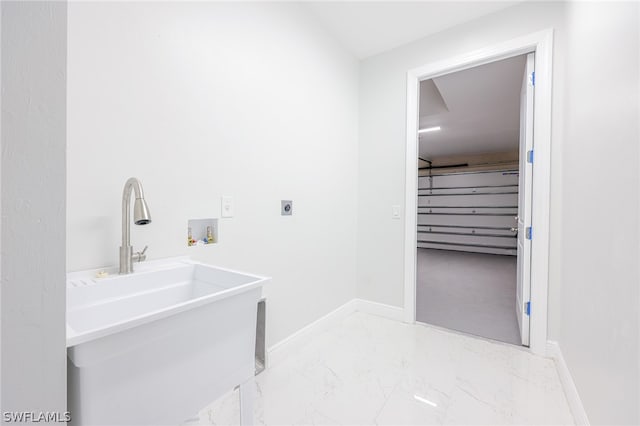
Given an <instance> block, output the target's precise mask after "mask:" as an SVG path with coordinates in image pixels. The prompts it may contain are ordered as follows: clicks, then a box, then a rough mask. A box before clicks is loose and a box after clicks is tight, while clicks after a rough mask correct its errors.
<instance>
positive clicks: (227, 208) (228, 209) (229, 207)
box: [220, 195, 235, 217]
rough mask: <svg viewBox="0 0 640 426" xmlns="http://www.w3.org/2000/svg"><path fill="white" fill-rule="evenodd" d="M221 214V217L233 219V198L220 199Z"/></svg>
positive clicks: (224, 197)
mask: <svg viewBox="0 0 640 426" xmlns="http://www.w3.org/2000/svg"><path fill="white" fill-rule="evenodd" d="M221 206H222V212H221V213H220V214H221V216H222V217H233V214H234V210H235V206H234V205H233V197H230V196H228V195H225V196H223V197H222V202H221Z"/></svg>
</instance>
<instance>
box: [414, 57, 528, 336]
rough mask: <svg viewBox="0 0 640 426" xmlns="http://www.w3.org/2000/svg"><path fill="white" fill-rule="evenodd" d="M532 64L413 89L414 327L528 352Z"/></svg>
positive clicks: (501, 66)
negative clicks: (415, 98)
mask: <svg viewBox="0 0 640 426" xmlns="http://www.w3.org/2000/svg"><path fill="white" fill-rule="evenodd" d="M534 60H535V59H534V54H533V53H529V54H522V55H517V56H513V57H511V58H507V59H502V60H499V61H495V62H491V63H488V64H483V65H480V66H476V67H473V68H468V69H465V70H462V71H457V72H454V73H449V74H445V75H441V76H438V77H435V78H430V79H426V80H422V81H421V82H420V95H419V127H418V159H419V162H418V187H417V194H416V195H417V199H418V202H417V212H416V213H417V237H416V241H417V244H416V248H417V268H416V321H418V322H422V323H427V324H431V325H436V326H441V327H445V328H448V329H453V330H457V331H462V332H465V333H469V334H474V335H478V336H481V337H485V338H490V339H494V340H499V341H502V342H505V343H511V344H515V345H524V346H528V345H529V320H528V309H527V306H529V305H528V303H529V294H530V288H529V276H530V274H529V269H530V264H531V263H530V262H531V252H530V240H528V239H527V238H526V236H527V235H526V234H527V224H528V223H530V217H531V213H530V212H531V164H530V163H528V162H527V161H526V158H527V152H528V151H530V150H531V147H532V142H533V133H532V129H533V84H534V82H533V76H534V75H535V74H534Z"/></svg>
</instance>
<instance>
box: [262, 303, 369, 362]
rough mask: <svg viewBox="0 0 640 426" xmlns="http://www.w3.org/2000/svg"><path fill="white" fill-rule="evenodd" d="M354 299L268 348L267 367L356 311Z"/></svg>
mask: <svg viewBox="0 0 640 426" xmlns="http://www.w3.org/2000/svg"><path fill="white" fill-rule="evenodd" d="M356 300H357V299H353V300H350V301H348V302H347V303H345V304H344V305H342V306H340V307H338V308H337V309H335V310H333V311H331V312H329V313H328V314H326V315H325V316H323V317H321V318H319V319H317V320H315V321H314V322H312V323H311V324H309V325H307V326H305V327H303V328H301V329H300V330H298V331H296V332H295V333H293V334H291V335H290V336H288V337H285V338H284V339H283V340H281V341H279V342H278V343H276V344H275V345H273V346H271V347H270V348H268V349H267V354H266V355H267V357H266V358H267V359H266V363H267V367H268V368H270V367H273V366H274V365H276V364H278V363H279V362H280V361H282V359H284V358H285V357H287V356H288V355H289V354H290V353H292V352H294V351H296V350H298V349H299V348H301V347H302V346H304V345H305V344H307V343H308V342H309V341H311V339H312V338H313V337H314V335H316V334H318V333H322V332H323V331H325V330H327V329H328V328H330V327H332V326H334V325H337V324H338V323H340V321H342V320H343V319H345V318H346V317H348V316H349V315H351V314H352V313H354V312H356Z"/></svg>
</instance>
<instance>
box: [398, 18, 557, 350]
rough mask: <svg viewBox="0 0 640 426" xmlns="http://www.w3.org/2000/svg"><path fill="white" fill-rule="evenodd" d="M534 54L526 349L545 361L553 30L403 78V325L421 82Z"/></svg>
mask: <svg viewBox="0 0 640 426" xmlns="http://www.w3.org/2000/svg"><path fill="white" fill-rule="evenodd" d="M530 52H535V54H536V57H535V59H536V67H535V72H536V75H535V77H536V78H535V97H534V106H533V115H534V125H533V146H534V152H535V156H534V162H533V194H532V212H531V213H532V224H531V227H532V230H533V232H534V234H533V235H534V238H533V240H532V241H531V298H530V300H531V308H530V309H531V311H530V312H531V316H530V320H529V322H530V339H529V348H530V350H531V351H532V352H533V353H536V354H539V355H546V346H547V297H548V284H549V210H550V204H551V187H550V181H551V179H550V178H551V83H552V54H553V29H546V30H543V31H540V32H536V33H532V34H528V35H525V36H522V37H518V38H515V39H512V40H509V41H506V42H503V43H498V44H495V45H491V46H487V47H485V48H482V49H479V50H475V51H472V52H469V53H466V54H463V55H458V56H454V57H451V58H448V59H445V60H441V61H437V62H432V63H429V64H426V65H423V66H421V67H418V68H413V69H411V70H409V71H408V72H407V133H406V136H407V141H406V144H407V145H406V181H405V190H406V192H405V209H404V219H405V239H404V240H405V247H404V320H405V322H408V323H414V322H415V321H416V261H417V230H418V227H417V214H416V212H417V201H418V200H417V194H418V114H419V111H418V106H419V104H418V102H419V85H420V81H422V80H426V79H429V78H434V77H439V76H442V75H444V74H450V73H452V72H456V71H461V70H464V69H468V68H472V67H475V66H478V65H484V64H487V63H490V62H495V61H499V60H501V59H507V58H510V57H513V56H517V55H522V54H525V53H530Z"/></svg>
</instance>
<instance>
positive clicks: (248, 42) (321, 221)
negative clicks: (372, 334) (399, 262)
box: [67, 2, 358, 345]
mask: <svg viewBox="0 0 640 426" xmlns="http://www.w3.org/2000/svg"><path fill="white" fill-rule="evenodd" d="M68 74H69V87H68V96H69V99H68V106H69V108H68V130H69V138H68V175H67V176H68V198H67V202H68V215H67V224H68V232H67V237H68V245H67V255H68V260H67V269H68V270H80V269H86V268H94V267H99V266H102V265H113V264H115V263H116V262H117V253H118V246H119V245H120V227H121V223H120V221H121V219H120V209H121V204H120V203H121V193H122V186H123V185H124V182H125V180H126V179H127V178H128V177H129V176H136V177H138V178H140V179H141V181H142V182H143V186H144V190H145V195H146V200H147V202H148V203H149V207H150V209H151V214H152V218H153V222H152V223H151V224H150V225H148V226H143V227H138V226H133V227H132V242H133V245H134V248H136V249H140V248H141V247H142V246H144V245H145V244H148V245H149V251H148V257H149V258H152V259H153V258H162V257H167V256H175V255H185V254H189V255H193V256H194V257H196V258H198V259H201V260H204V261H207V262H210V263H212V264H216V265H221V266H225V267H231V268H237V269H240V270H246V271H248V272H253V273H257V274H264V275H268V276H272V277H273V282H272V284H271V285H270V286H269V287H268V288H266V289H265V293H266V295H267V297H268V306H267V315H268V317H267V323H268V324H267V344H268V345H271V344H273V343H276V342H277V341H279V340H281V339H283V338H284V337H286V336H287V335H289V334H291V333H292V332H294V331H296V330H298V329H300V328H301V327H303V326H304V325H306V324H308V323H310V322H312V321H313V320H315V319H317V318H319V317H321V316H322V315H324V314H326V313H327V312H329V311H331V310H333V309H335V308H336V307H338V306H340V305H341V304H343V303H345V302H346V301H348V300H351V299H352V298H354V297H355V287H356V285H355V281H356V260H355V253H356V251H355V250H356V206H357V192H356V191H357V155H358V152H357V132H358V126H357V124H358V115H357V110H358V91H357V90H358V83H357V81H358V63H357V61H356V60H355V59H354V58H353V57H352V56H351V55H350V54H348V53H346V51H344V50H343V48H342V47H340V46H338V45H337V44H335V43H334V41H333V40H332V39H331V38H330V37H328V36H327V35H326V34H325V33H324V32H323V31H322V30H321V29H319V28H318V26H317V25H316V23H315V21H313V20H312V19H310V18H309V17H308V16H307V15H306V14H305V13H304V11H303V9H301V7H300V6H299V5H296V4H253V3H236V4H230V3H200V2H194V3H167V2H157V3H156V2H153V3H151V2H142V3H106V2H105V3H81V2H74V3H72V4H70V5H69V62H68ZM222 195H231V196H233V197H235V202H236V215H235V217H234V218H233V219H221V221H220V243H219V244H218V245H217V246H210V247H198V248H187V247H186V240H187V220H188V219H193V218H206V217H219V215H220V196H222ZM281 199H292V200H293V216H291V217H281V216H280V200H281Z"/></svg>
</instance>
